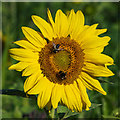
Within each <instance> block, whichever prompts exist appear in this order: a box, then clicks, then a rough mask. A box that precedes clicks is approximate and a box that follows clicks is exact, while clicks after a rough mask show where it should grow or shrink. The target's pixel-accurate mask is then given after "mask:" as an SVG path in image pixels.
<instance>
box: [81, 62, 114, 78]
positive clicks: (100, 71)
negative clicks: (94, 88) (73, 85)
mask: <svg viewBox="0 0 120 120" xmlns="http://www.w3.org/2000/svg"><path fill="white" fill-rule="evenodd" d="M82 70H83V71H86V72H88V73H89V74H90V75H92V76H96V77H109V76H113V75H114V74H113V72H112V71H110V70H109V69H108V68H107V67H106V66H100V65H96V64H92V63H88V62H85V65H84V66H83V68H82Z"/></svg>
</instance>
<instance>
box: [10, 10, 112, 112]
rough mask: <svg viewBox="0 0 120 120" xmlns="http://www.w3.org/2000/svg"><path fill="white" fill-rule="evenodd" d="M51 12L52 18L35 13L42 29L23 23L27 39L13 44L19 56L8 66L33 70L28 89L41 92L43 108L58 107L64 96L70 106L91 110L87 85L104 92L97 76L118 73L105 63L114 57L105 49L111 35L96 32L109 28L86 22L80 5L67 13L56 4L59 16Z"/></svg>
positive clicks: (13, 51) (29, 72)
mask: <svg viewBox="0 0 120 120" xmlns="http://www.w3.org/2000/svg"><path fill="white" fill-rule="evenodd" d="M47 13H48V19H49V23H48V22H46V21H45V20H43V19H42V18H41V17H38V16H35V15H33V16H32V19H33V22H34V23H35V25H36V26H37V27H38V28H39V29H40V31H41V33H40V32H37V31H35V30H33V29H31V28H29V27H22V31H23V33H24V35H25V37H26V39H25V40H19V41H16V42H15V44H17V45H19V46H21V48H13V49H10V53H11V57H13V58H14V59H16V60H18V61H20V62H18V63H17V64H14V65H12V66H10V67H9V69H10V70H13V69H15V70H17V71H23V73H22V76H29V77H28V78H27V79H26V81H25V83H24V91H25V92H26V93H27V94H38V98H37V103H38V106H39V107H40V108H43V107H45V106H46V105H47V106H53V108H57V106H58V103H59V102H60V103H61V104H64V105H66V106H67V107H68V108H69V109H71V110H76V111H79V112H81V111H82V109H85V110H89V107H90V106H91V102H90V100H89V98H88V95H87V92H86V88H88V89H90V90H93V89H94V90H96V91H98V92H100V93H102V94H103V95H106V92H105V91H104V90H103V88H102V87H101V85H100V83H99V81H98V80H96V79H95V77H109V76H112V75H114V74H113V73H112V72H111V71H110V70H109V69H108V68H107V66H108V65H112V64H113V59H112V58H111V57H109V56H107V55H105V54H101V52H102V51H103V49H104V47H105V46H106V45H108V42H109V40H110V37H108V36H105V37H99V36H98V35H100V34H102V33H104V32H106V30H107V29H96V27H97V25H98V24H94V25H92V26H89V25H84V15H83V13H82V12H81V11H80V10H78V11H77V12H76V13H75V12H74V10H73V9H72V10H71V11H70V14H69V15H68V16H66V15H65V14H64V13H63V12H62V11H61V10H58V11H57V12H56V15H55V22H54V21H53V18H52V15H51V13H50V11H49V9H48V12H47Z"/></svg>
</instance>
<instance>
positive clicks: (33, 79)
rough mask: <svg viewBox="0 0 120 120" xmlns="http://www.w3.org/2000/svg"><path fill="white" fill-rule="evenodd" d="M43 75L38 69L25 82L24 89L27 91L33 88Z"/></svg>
mask: <svg viewBox="0 0 120 120" xmlns="http://www.w3.org/2000/svg"><path fill="white" fill-rule="evenodd" d="M40 77H42V74H41V73H40V72H39V71H37V72H35V73H34V74H32V75H31V76H29V77H28V78H27V79H26V80H25V83H24V91H25V92H27V91H29V90H30V89H32V88H33V87H34V86H35V85H36V84H37V82H38V80H39V79H38V78H40Z"/></svg>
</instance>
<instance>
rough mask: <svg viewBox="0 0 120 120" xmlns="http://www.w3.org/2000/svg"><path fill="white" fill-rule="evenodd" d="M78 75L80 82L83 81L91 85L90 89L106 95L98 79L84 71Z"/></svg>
mask: <svg viewBox="0 0 120 120" xmlns="http://www.w3.org/2000/svg"><path fill="white" fill-rule="evenodd" d="M79 77H80V80H81V81H82V82H83V81H84V82H86V83H87V84H89V85H90V86H91V87H92V89H94V90H96V91H98V92H100V93H102V94H103V95H106V92H105V91H104V90H103V88H102V87H101V85H100V83H99V81H98V80H96V79H94V78H92V77H91V76H90V75H88V74H87V73H85V72H81V75H80V76H79ZM88 89H89V88H88Z"/></svg>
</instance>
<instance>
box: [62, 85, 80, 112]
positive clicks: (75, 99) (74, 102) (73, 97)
mask: <svg viewBox="0 0 120 120" xmlns="http://www.w3.org/2000/svg"><path fill="white" fill-rule="evenodd" d="M64 90H65V92H64V93H63V96H62V101H63V103H64V104H66V105H67V107H68V108H69V109H71V110H72V111H73V109H75V110H77V111H82V103H81V98H80V94H79V93H78V91H77V90H76V89H75V87H74V86H73V85H72V84H70V85H66V86H64Z"/></svg>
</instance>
